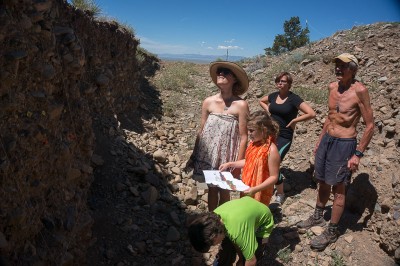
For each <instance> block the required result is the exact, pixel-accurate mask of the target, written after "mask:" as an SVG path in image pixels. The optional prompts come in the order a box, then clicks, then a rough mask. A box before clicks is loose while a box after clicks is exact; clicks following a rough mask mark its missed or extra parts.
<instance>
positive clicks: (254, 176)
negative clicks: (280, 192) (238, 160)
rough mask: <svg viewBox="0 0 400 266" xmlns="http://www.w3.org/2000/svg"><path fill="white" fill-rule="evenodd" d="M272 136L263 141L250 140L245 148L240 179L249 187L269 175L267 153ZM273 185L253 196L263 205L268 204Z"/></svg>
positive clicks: (257, 183)
mask: <svg viewBox="0 0 400 266" xmlns="http://www.w3.org/2000/svg"><path fill="white" fill-rule="evenodd" d="M272 141H273V140H272V137H268V139H267V140H266V141H265V142H256V143H254V142H250V144H249V146H248V147H247V149H246V155H245V160H246V161H245V164H244V167H243V171H242V181H243V183H245V184H246V185H248V186H250V187H255V186H258V185H259V184H261V183H262V182H264V181H265V180H266V179H267V178H268V177H269V168H268V155H269V150H270V147H271V143H272ZM273 192H274V187H273V186H272V187H270V188H267V189H265V190H263V191H260V192H257V193H256V194H255V195H254V198H255V199H256V200H258V201H260V202H262V203H264V204H265V205H269V203H270V201H271V198H272V194H273Z"/></svg>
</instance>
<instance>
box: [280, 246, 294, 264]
mask: <svg viewBox="0 0 400 266" xmlns="http://www.w3.org/2000/svg"><path fill="white" fill-rule="evenodd" d="M277 255H278V258H279V260H280V261H282V262H283V263H288V262H290V261H291V260H292V254H291V250H290V248H289V246H287V247H285V248H283V249H281V250H279V251H278V253H277Z"/></svg>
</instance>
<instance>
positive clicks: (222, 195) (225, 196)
mask: <svg viewBox="0 0 400 266" xmlns="http://www.w3.org/2000/svg"><path fill="white" fill-rule="evenodd" d="M218 190H219V204H218V206H220V205H222V204H224V203H225V202H227V201H230V200H231V193H230V191H229V190H226V189H218Z"/></svg>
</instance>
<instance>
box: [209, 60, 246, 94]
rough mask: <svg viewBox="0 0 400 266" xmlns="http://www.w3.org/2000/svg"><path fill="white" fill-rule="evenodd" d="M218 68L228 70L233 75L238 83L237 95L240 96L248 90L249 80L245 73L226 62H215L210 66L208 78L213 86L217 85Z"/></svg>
mask: <svg viewBox="0 0 400 266" xmlns="http://www.w3.org/2000/svg"><path fill="white" fill-rule="evenodd" d="M220 67H223V68H227V69H229V70H230V71H232V72H233V74H234V75H235V77H236V79H237V82H238V83H239V84H238V91H237V95H241V94H243V93H245V92H246V91H247V90H248V89H249V78H248V77H247V74H246V72H245V71H244V70H243V68H241V67H240V66H239V65H237V64H235V63H232V62H228V61H216V62H212V63H211V64H210V76H211V78H212V81H213V82H214V84H215V85H217V69H218V68H220ZM217 86H218V85H217Z"/></svg>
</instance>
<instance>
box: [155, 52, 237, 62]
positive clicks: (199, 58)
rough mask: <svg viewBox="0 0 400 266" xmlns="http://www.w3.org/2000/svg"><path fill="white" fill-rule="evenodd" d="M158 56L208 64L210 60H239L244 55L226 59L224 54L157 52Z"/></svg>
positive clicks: (166, 59) (163, 58) (172, 59)
mask: <svg viewBox="0 0 400 266" xmlns="http://www.w3.org/2000/svg"><path fill="white" fill-rule="evenodd" d="M157 56H158V58H160V59H161V60H164V61H182V62H190V63H204V64H208V63H210V62H213V61H216V60H217V59H219V60H228V61H239V60H241V59H243V58H245V57H243V56H229V57H228V59H227V58H226V55H219V56H218V55H200V54H159V55H157Z"/></svg>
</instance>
